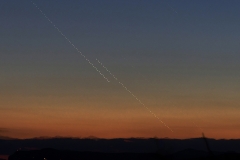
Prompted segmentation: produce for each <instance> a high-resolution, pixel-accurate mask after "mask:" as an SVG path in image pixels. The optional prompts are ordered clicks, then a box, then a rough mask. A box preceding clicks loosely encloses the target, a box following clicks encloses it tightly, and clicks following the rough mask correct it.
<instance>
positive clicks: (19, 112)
mask: <svg viewBox="0 0 240 160" xmlns="http://www.w3.org/2000/svg"><path fill="white" fill-rule="evenodd" d="M34 2H35V3H36V4H37V5H38V7H39V8H41V9H42V11H43V12H44V13H45V14H46V15H47V16H48V17H49V18H50V19H51V20H52V21H53V22H54V24H55V25H56V26H57V27H58V28H59V29H60V30H61V31H62V32H63V33H64V34H65V35H66V36H67V37H68V38H69V39H70V40H71V41H72V43H73V44H74V45H75V46H76V47H77V48H78V49H79V50H80V51H81V52H82V53H83V54H84V55H85V56H86V57H87V58H88V59H89V60H90V61H91V62H92V63H93V64H94V65H95V66H96V67H97V68H98V69H99V70H100V71H101V72H102V73H103V74H104V75H105V76H106V77H107V78H108V79H109V80H110V81H111V82H109V83H108V82H107V81H106V80H105V79H104V78H103V77H102V76H101V75H100V74H99V73H98V72H97V71H96V70H95V69H94V68H93V67H92V66H91V65H90V64H89V63H88V62H87V61H86V60H85V59H84V58H83V57H82V56H81V55H80V54H79V53H78V52H77V51H76V50H75V49H74V48H73V47H72V46H71V45H70V44H69V43H68V42H67V41H66V39H64V37H63V36H62V35H61V34H60V33H59V32H58V31H57V30H56V29H55V28H54V27H53V25H52V24H51V23H49V21H48V20H47V19H46V18H45V17H44V16H43V15H42V14H41V13H40V11H39V10H37V8H36V7H34V5H33V4H32V3H31V1H30V0H24V1H19V0H8V1H0V22H1V25H0V37H1V38H0V76H1V77H0V117H1V121H0V135H1V136H10V137H18V138H29V137H38V136H74V137H88V136H97V137H102V138H115V137H155V136H157V137H170V138H191V137H199V136H201V133H202V132H204V133H205V135H206V136H208V137H212V138H240V108H239V105H240V92H239V91H240V85H239V82H240V63H239V61H240V52H239V51H240V45H239V42H240V29H239V28H240V21H239V19H240V10H239V7H240V1H238V0H231V1H229V0H211V1H209V0H201V1H192V0H150V1H146V0H121V1H118V0H101V1H99V0H81V1H79V0H71V1H69V0H51V1H48V0H34ZM96 58H97V59H99V60H100V61H101V62H102V63H103V64H104V65H105V66H106V67H107V68H108V69H109V70H110V71H111V72H112V73H113V74H114V75H115V76H116V77H117V78H118V79H119V81H120V82H122V83H123V84H124V85H125V86H126V87H127V88H128V89H129V90H130V91H131V92H132V93H133V94H135V95H136V96H137V97H138V98H139V99H140V100H141V101H142V102H143V103H144V104H145V105H146V106H147V107H149V109H150V110H151V111H153V112H154V113H155V114H156V115H157V116H158V117H159V118H160V119H161V120H162V121H164V122H165V123H166V124H167V125H168V126H169V127H170V128H171V129H172V130H173V133H172V132H171V131H170V130H169V129H168V128H166V127H165V126H164V125H163V124H162V123H161V122H159V121H158V120H157V119H156V118H155V117H154V116H153V115H151V114H150V113H149V112H148V110H146V109H145V108H144V107H143V106H142V105H141V104H140V103H139V102H138V101H137V100H136V99H135V98H134V97H132V96H131V94H129V93H128V92H127V91H126V90H125V89H124V88H123V87H122V86H121V85H119V83H118V82H117V81H116V80H115V79H114V78H113V77H112V76H111V75H110V74H109V73H108V72H106V70H105V69H104V68H103V67H102V66H101V65H99V63H98V62H97V61H96V60H95V59H96Z"/></svg>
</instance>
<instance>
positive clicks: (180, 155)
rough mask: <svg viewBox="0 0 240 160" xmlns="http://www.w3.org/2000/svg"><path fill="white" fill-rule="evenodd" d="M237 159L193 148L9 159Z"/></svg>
mask: <svg viewBox="0 0 240 160" xmlns="http://www.w3.org/2000/svg"><path fill="white" fill-rule="evenodd" d="M32 159H35V160H60V159H61V160H201V159H209V160H215V159H217V160H225V159H226V160H235V159H240V154H239V153H235V152H229V153H217V154H216V155H215V156H210V155H208V153H207V152H205V151H198V150H193V149H187V150H183V151H180V152H177V153H172V154H167V155H162V154H159V153H156V152H155V153H129V152H124V153H106V152H80V151H69V150H55V149H42V150H32V151H17V152H15V153H14V154H13V155H11V156H9V160H32Z"/></svg>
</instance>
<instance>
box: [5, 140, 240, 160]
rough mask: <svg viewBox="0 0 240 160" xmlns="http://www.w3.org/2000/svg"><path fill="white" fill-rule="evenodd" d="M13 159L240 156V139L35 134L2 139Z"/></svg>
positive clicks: (128, 159) (154, 159)
mask: <svg viewBox="0 0 240 160" xmlns="http://www.w3.org/2000/svg"><path fill="white" fill-rule="evenodd" d="M0 155H10V156H9V158H8V159H9V160H30V159H31V160H32V159H35V160H44V159H45V160H60V159H61V160H91V159H94V160H98V159H99V160H161V159H169V160H182V159H186V160H190V159H192V160H193V159H220V160H221V159H226V160H233V159H234V160H235V159H236V160H237V159H238V160H240V140H215V139H205V138H195V139H185V140H179V139H157V138H150V139H141V138H129V139H98V138H94V137H91V138H87V139H78V138H34V139H25V140H19V139H9V138H8V139H7V138H2V139H0Z"/></svg>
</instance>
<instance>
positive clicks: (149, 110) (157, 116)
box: [96, 59, 173, 132]
mask: <svg viewBox="0 0 240 160" xmlns="http://www.w3.org/2000/svg"><path fill="white" fill-rule="evenodd" d="M96 60H97V61H98V63H99V64H100V65H102V67H103V68H105V69H106V71H107V72H108V73H109V74H110V75H112V76H113V78H114V79H115V80H116V81H117V82H118V83H119V84H121V85H122V87H123V88H124V89H125V90H126V91H128V92H129V93H130V94H131V95H132V96H133V97H134V98H135V99H136V100H137V101H138V102H139V103H140V104H141V105H142V106H143V107H145V108H146V109H147V110H148V112H150V113H151V114H152V115H153V116H154V117H155V118H157V119H158V120H159V121H160V122H161V123H162V124H163V125H164V126H165V127H167V128H168V129H169V130H170V131H171V132H173V130H172V129H171V128H170V127H169V126H168V125H167V124H166V123H164V122H163V121H162V120H161V119H160V118H159V117H158V116H157V115H156V114H155V113H153V112H152V111H151V110H150V109H149V108H148V107H147V106H146V105H145V104H144V103H142V101H141V100H140V99H138V98H137V96H135V95H134V94H133V93H132V92H131V91H130V90H129V89H128V88H127V87H126V86H125V85H124V84H123V83H122V82H120V81H119V80H118V79H117V77H116V76H115V75H114V74H112V73H111V72H110V71H109V70H108V68H107V67H105V66H104V65H103V64H102V63H101V62H100V61H99V60H98V59H96Z"/></svg>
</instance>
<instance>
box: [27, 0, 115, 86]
mask: <svg viewBox="0 0 240 160" xmlns="http://www.w3.org/2000/svg"><path fill="white" fill-rule="evenodd" d="M31 2H32V4H33V5H34V6H35V7H36V8H37V9H38V10H39V11H40V12H41V13H42V15H43V16H44V17H45V18H46V19H47V20H48V21H49V22H50V23H51V24H52V25H53V27H54V28H55V29H56V30H57V31H58V32H59V33H60V34H61V35H62V36H63V37H64V38H65V39H66V40H67V41H68V42H69V43H70V44H71V45H72V46H73V48H74V49H76V50H77V52H78V53H80V55H81V56H82V57H84V59H85V60H86V61H87V62H88V63H89V64H90V65H91V66H92V67H93V68H94V69H95V70H96V71H97V72H98V73H99V74H100V75H101V76H102V77H103V78H104V79H106V81H107V82H110V81H109V80H108V79H107V78H106V77H105V76H104V74H102V73H101V72H100V70H99V69H98V68H97V67H95V66H94V64H93V63H92V62H91V61H90V60H89V59H87V57H86V56H85V55H84V54H82V52H81V51H79V49H78V48H77V47H75V45H74V44H73V43H72V42H71V41H70V40H69V39H68V38H67V37H66V36H65V35H64V34H63V33H62V31H61V30H60V29H59V28H58V27H57V26H56V25H55V24H54V23H53V22H52V21H51V20H50V19H49V18H48V16H47V15H46V14H45V13H43V11H42V10H41V9H40V8H39V7H38V6H37V5H36V4H35V3H34V2H33V1H31Z"/></svg>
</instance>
